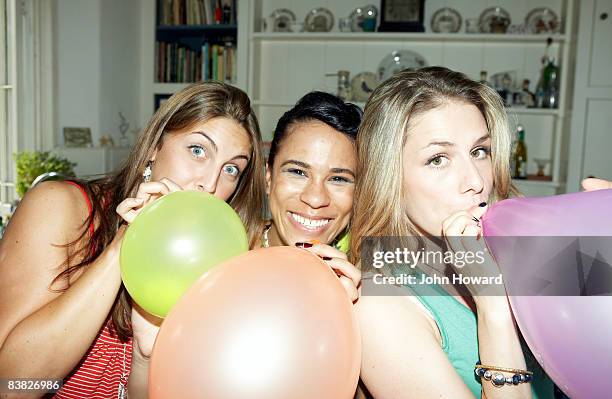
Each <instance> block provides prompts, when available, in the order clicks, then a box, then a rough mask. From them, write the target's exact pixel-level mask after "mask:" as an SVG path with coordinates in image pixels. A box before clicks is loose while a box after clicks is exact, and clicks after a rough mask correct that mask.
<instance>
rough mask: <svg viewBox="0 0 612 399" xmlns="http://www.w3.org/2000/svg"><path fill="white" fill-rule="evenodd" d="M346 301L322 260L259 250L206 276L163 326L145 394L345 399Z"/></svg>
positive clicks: (353, 365)
mask: <svg viewBox="0 0 612 399" xmlns="http://www.w3.org/2000/svg"><path fill="white" fill-rule="evenodd" d="M360 362H361V340H360V336H359V330H358V327H357V321H356V319H355V316H354V314H353V306H352V303H351V301H350V299H349V298H348V296H347V294H346V292H345V290H344V289H343V287H342V285H341V283H340V282H339V280H338V278H337V277H336V275H335V273H334V272H333V271H332V270H331V269H330V268H329V266H328V265H327V264H326V263H324V262H323V261H322V260H321V259H319V258H318V257H317V256H316V255H313V254H312V253H310V252H307V251H304V250H301V249H297V248H292V247H273V248H262V249H257V250H254V251H249V252H248V253H246V254H243V255H240V256H237V257H234V258H232V259H230V260H228V261H226V262H224V263H222V264H221V265H219V266H217V267H216V268H214V269H212V270H210V271H209V272H207V273H206V274H204V275H203V276H202V277H201V278H200V279H199V280H198V281H197V282H196V283H195V284H194V285H193V286H192V287H191V288H190V289H189V290H188V291H187V292H186V293H185V295H184V296H183V297H182V298H181V299H180V301H179V302H178V303H177V304H176V306H175V307H174V308H173V309H172V311H171V312H170V314H169V315H168V316H167V317H166V319H165V321H164V323H163V324H162V327H161V330H160V332H159V335H158V336H157V340H156V342H155V348H154V350H153V355H152V358H151V366H150V374H149V396H150V397H151V398H153V399H168V398H184V399H190V398H207V399H230V398H231V399H288V398H291V399H300V398H304V399H306V398H308V399H312V398H317V399H324V398H330V399H343V398H347V399H348V398H352V397H353V394H354V392H355V389H356V387H357V382H358V379H359V367H360Z"/></svg>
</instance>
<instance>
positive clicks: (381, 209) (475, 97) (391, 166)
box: [350, 67, 518, 264]
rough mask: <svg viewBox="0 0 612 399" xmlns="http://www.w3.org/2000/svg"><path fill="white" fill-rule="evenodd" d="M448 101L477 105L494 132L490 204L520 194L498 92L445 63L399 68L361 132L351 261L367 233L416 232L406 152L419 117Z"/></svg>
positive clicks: (375, 97) (373, 102)
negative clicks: (409, 210) (407, 202)
mask: <svg viewBox="0 0 612 399" xmlns="http://www.w3.org/2000/svg"><path fill="white" fill-rule="evenodd" d="M450 101H462V102H465V103H468V104H472V105H474V106H476V108H478V109H479V110H480V112H481V113H482V115H483V117H484V119H485V121H486V124H487V128H488V131H489V134H490V135H491V158H492V168H493V190H492V193H491V197H490V198H489V201H490V202H495V201H497V200H500V199H504V198H508V196H509V195H512V194H518V191H517V190H516V188H515V187H514V186H513V184H512V179H511V176H510V148H511V135H510V130H509V127H508V117H507V115H506V111H505V109H504V105H503V103H502V101H501V99H500V97H499V95H498V94H497V93H496V92H495V91H494V90H493V89H491V88H490V87H488V86H485V85H482V84H480V83H478V82H475V81H473V80H471V79H469V78H468V77H467V76H466V75H464V74H463V73H460V72H455V71H451V70H450V69H447V68H443V67H427V68H423V69H420V70H418V71H403V72H399V73H397V74H396V75H394V76H393V77H391V78H390V79H388V80H386V81H385V82H383V83H382V84H381V85H380V86H378V87H377V88H376V90H374V92H373V93H372V95H371V96H370V99H369V100H368V102H367V104H366V106H365V112H364V116H363V120H362V123H361V126H360V128H359V132H358V134H357V153H358V154H357V155H358V161H357V165H358V168H357V169H358V170H357V173H358V176H359V179H358V180H357V183H356V186H355V203H354V208H353V220H352V223H351V237H353V239H352V240H351V250H350V256H351V260H352V262H353V263H355V264H357V263H358V262H359V259H360V256H361V254H360V251H361V239H362V238H363V237H368V236H403V237H406V236H418V235H419V233H418V232H417V229H416V228H415V226H414V224H413V223H412V222H411V221H410V219H409V218H408V216H407V215H406V212H405V211H404V207H403V206H402V203H403V198H404V196H405V195H406V193H404V191H403V187H402V182H403V175H402V170H403V168H402V164H403V159H402V151H401V149H402V148H403V146H404V144H405V142H406V137H407V135H408V134H410V121H411V120H412V118H414V117H415V116H417V115H421V114H423V113H425V112H427V111H430V110H432V109H435V108H437V107H440V106H441V105H443V104H444V103H448V102H450Z"/></svg>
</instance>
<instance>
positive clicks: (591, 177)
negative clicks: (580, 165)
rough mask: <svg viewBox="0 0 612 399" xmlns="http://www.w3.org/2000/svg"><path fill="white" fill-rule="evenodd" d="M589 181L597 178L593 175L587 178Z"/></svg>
mask: <svg viewBox="0 0 612 399" xmlns="http://www.w3.org/2000/svg"><path fill="white" fill-rule="evenodd" d="M586 178H587V179H597V178H596V177H595V176H593V175H591V176H587V177H586Z"/></svg>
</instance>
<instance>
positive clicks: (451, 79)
mask: <svg viewBox="0 0 612 399" xmlns="http://www.w3.org/2000/svg"><path fill="white" fill-rule="evenodd" d="M510 146H511V136H510V131H509V127H508V120H507V116H506V113H505V110H504V107H503V104H502V102H501V100H500V98H499V96H498V95H497V93H496V92H495V91H493V90H491V89H490V88H488V87H487V86H484V85H481V84H479V83H477V82H474V81H473V80H470V79H469V78H467V77H466V76H465V75H463V74H461V73H458V72H454V71H450V70H448V69H446V68H441V67H429V68H423V69H421V70H419V71H416V72H409V71H404V72H400V73H398V74H396V75H395V76H393V77H392V78H390V79H389V80H387V81H385V82H383V83H382V84H381V85H380V86H379V87H378V88H377V89H376V90H375V91H374V93H373V94H372V95H371V97H370V99H369V101H368V103H367V104H366V107H365V113H364V117H363V120H362V125H361V127H360V130H359V133H358V135H357V150H358V157H359V158H358V171H359V180H358V181H357V185H356V188H355V205H354V211H353V224H352V228H351V237H353V239H352V240H351V251H350V254H351V257H352V259H351V260H352V261H353V263H354V264H357V263H360V262H361V259H360V255H361V249H362V248H361V245H362V239H363V238H364V237H372V236H401V237H410V236H412V237H418V238H419V240H420V241H421V242H419V243H418V247H417V246H416V245H415V246H414V248H411V249H412V250H413V251H418V250H419V249H421V247H422V248H425V249H426V250H427V251H433V252H435V251H439V252H440V253H446V252H447V251H450V253H451V254H458V253H460V252H465V251H471V252H474V253H480V254H481V255H482V259H483V262H482V264H481V265H480V266H479V268H478V270H475V267H467V266H466V267H465V268H464V269H462V270H461V271H462V273H463V274H464V275H469V274H475V275H476V274H483V273H484V274H486V275H496V273H499V269H498V268H497V265H496V264H495V262H494V261H493V259H492V258H491V257H490V256H489V255H488V253H487V252H486V248H485V246H484V243H483V241H484V240H482V239H481V237H480V236H481V234H482V229H481V226H480V221H479V218H480V217H481V216H482V215H483V214H484V212H485V211H486V208H487V205H488V204H491V203H493V202H495V201H498V200H501V199H504V198H507V197H509V196H511V195H514V194H517V191H516V189H515V188H514V187H513V185H512V180H511V177H510V172H509V171H510V167H509V161H510V160H509V155H510ZM412 241H413V242H414V241H415V240H412ZM363 266H364V265H362V270H364V271H367V269H366V268H365V267H363ZM458 266H459V265H458V263H457V262H454V264H453V263H452V262H448V261H446V262H442V261H426V262H419V263H418V264H417V268H416V269H412V268H409V270H412V271H416V272H417V274H423V275H428V276H433V275H436V276H438V277H441V276H445V275H448V274H449V273H452V272H457V271H459V267H458ZM470 266H473V265H470ZM387 269H389V270H390V271H391V272H392V273H401V268H399V267H398V266H395V265H387ZM366 278H367V274H364V285H365V280H366ZM390 287H391V288H390V290H391V289H393V290H394V292H391V291H388V292H387V293H388V294H389V295H387V296H371V295H368V293H367V292H365V291H362V295H361V297H360V299H359V301H358V302H357V312H358V317H359V320H360V328H361V334H362V343H363V352H362V370H361V378H362V380H363V383H364V384H365V386H366V387H367V389H368V390H369V392H370V393H371V394H372V396H373V397H375V398H376V399H386V398H388V399H397V398H405V397H410V398H432V399H433V398H436V399H438V398H452V399H464V398H465V399H467V398H474V397H476V398H487V399H530V398H539V399H542V398H552V397H553V386H552V384H551V382H550V380H548V379H547V378H546V376H545V375H543V374H542V372H541V370H538V369H537V368H535V366H536V365H535V364H534V362H533V361H532V360H531V359H530V355H529V354H528V352H527V351H525V350H524V349H523V347H522V345H521V338H520V333H519V331H518V329H517V327H516V324H515V322H514V320H513V318H512V314H511V311H510V306H509V304H508V300H507V297H506V296H505V295H504V291H503V287H502V288H501V293H502V294H501V295H487V296H484V295H478V294H477V292H478V289H479V287H478V286H476V285H454V284H445V285H437V284H433V285H429V286H419V285H418V284H416V285H410V286H408V287H406V286H403V287H393V286H390ZM477 363H479V364H481V365H483V367H482V371H481V373H482V374H484V373H485V372H486V374H485V375H484V376H477V375H476V374H475V365H476V364H477ZM485 366H486V367H485ZM494 382H495V384H494Z"/></svg>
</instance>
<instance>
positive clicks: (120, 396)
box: [117, 342, 127, 399]
mask: <svg viewBox="0 0 612 399" xmlns="http://www.w3.org/2000/svg"><path fill="white" fill-rule="evenodd" d="M126 348H127V343H125V342H124V343H123V370H121V378H120V379H119V389H118V390H117V399H126V398H127V390H126V388H125V386H126V384H127V381H126V375H125V369H126V367H125V363H126V361H125V352H126V350H127V349H126ZM124 381H125V382H124Z"/></svg>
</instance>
